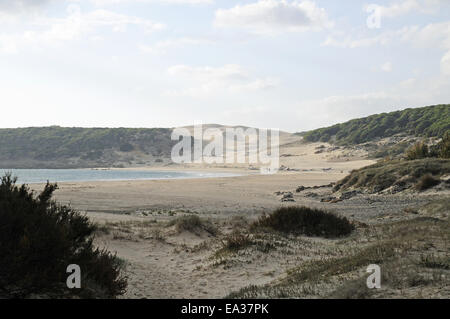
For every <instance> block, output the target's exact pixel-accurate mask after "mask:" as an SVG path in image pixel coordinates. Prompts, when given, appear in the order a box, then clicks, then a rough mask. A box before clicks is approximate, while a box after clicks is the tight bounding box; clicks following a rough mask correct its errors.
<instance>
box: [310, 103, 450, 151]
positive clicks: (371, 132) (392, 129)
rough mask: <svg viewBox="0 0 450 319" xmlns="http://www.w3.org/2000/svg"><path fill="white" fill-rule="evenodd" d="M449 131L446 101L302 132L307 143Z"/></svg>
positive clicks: (342, 142) (362, 140) (449, 108)
mask: <svg viewBox="0 0 450 319" xmlns="http://www.w3.org/2000/svg"><path fill="white" fill-rule="evenodd" d="M448 130H450V104H443V105H433V106H426V107H421V108H409V109H405V110H402V111H396V112H390V113H382V114H376V115H371V116H368V117H364V118H359V119H354V120H350V121H348V122H345V123H341V124H336V125H333V126H330V127H325V128H320V129H316V130H313V131H309V132H306V133H302V135H303V137H304V139H305V140H306V141H308V142H319V141H320V142H332V143H336V144H340V145H351V144H359V143H365V142H369V141H373V140H376V139H379V138H385V137H390V136H393V135H395V134H404V135H414V136H424V137H432V136H436V137H441V136H443V135H444V133H445V132H446V131H448Z"/></svg>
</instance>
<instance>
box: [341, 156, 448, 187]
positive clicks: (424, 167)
mask: <svg viewBox="0 0 450 319" xmlns="http://www.w3.org/2000/svg"><path fill="white" fill-rule="evenodd" d="M447 174H450V161H449V160H446V159H438V158H425V159H417V160H410V161H407V160H388V161H381V162H378V163H376V164H373V165H370V166H366V167H363V168H360V169H358V170H354V171H352V172H351V173H350V174H349V175H347V176H346V177H345V178H343V179H342V180H340V181H338V182H337V183H336V185H335V187H334V191H344V190H347V189H349V188H360V189H364V190H366V191H368V192H370V193H376V192H380V191H383V190H385V189H387V188H389V187H391V186H398V188H399V190H403V189H407V188H411V187H413V186H415V185H416V184H417V183H419V182H420V181H421V180H422V179H427V180H428V181H427V180H423V181H424V183H422V184H423V185H424V186H425V187H427V186H429V185H430V183H429V181H430V179H429V177H424V176H426V175H430V176H433V178H434V179H438V178H439V177H440V176H443V175H447ZM418 187H419V188H422V187H421V186H418Z"/></svg>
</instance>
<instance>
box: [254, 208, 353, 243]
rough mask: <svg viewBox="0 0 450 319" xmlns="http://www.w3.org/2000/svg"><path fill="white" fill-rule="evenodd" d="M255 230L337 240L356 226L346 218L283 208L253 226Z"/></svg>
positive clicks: (308, 210) (303, 209) (314, 211)
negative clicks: (270, 230) (264, 229)
mask: <svg viewBox="0 0 450 319" xmlns="http://www.w3.org/2000/svg"><path fill="white" fill-rule="evenodd" d="M251 228H252V229H253V230H256V229H259V228H269V229H273V230H276V231H279V232H282V233H292V234H297V235H306V236H321V237H325V238H336V237H342V236H346V235H348V234H350V233H351V232H352V231H353V229H354V226H353V225H352V224H351V223H350V222H349V221H348V220H347V218H345V217H339V216H336V215H334V214H332V213H329V212H326V211H323V210H320V209H314V208H308V207H303V206H299V207H296V206H292V207H281V208H279V209H277V210H276V211H274V212H273V213H272V214H270V215H264V216H262V217H261V218H260V219H259V220H258V221H256V222H255V223H253V224H252V226H251Z"/></svg>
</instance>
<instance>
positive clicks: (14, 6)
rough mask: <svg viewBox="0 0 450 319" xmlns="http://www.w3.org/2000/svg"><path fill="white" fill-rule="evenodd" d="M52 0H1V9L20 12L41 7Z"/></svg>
mask: <svg viewBox="0 0 450 319" xmlns="http://www.w3.org/2000/svg"><path fill="white" fill-rule="evenodd" d="M50 1H51V0H0V11H3V12H12V13H18V12H22V11H27V10H34V9H37V8H40V7H42V6H44V5H46V4H47V3H49V2H50Z"/></svg>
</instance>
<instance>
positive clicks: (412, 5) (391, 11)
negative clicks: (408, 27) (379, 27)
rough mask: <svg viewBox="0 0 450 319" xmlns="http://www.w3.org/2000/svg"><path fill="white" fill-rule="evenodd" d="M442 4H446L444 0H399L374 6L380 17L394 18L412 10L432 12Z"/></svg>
mask: <svg viewBox="0 0 450 319" xmlns="http://www.w3.org/2000/svg"><path fill="white" fill-rule="evenodd" d="M443 4H446V0H399V1H395V2H393V3H391V4H390V5H386V6H382V5H377V6H376V7H377V10H378V12H379V13H380V14H381V17H382V18H396V17H399V16H403V15H406V14H410V13H413V12H418V13H434V12H436V11H437V10H439V8H440V7H441V6H442V5H443ZM365 9H367V6H365Z"/></svg>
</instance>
